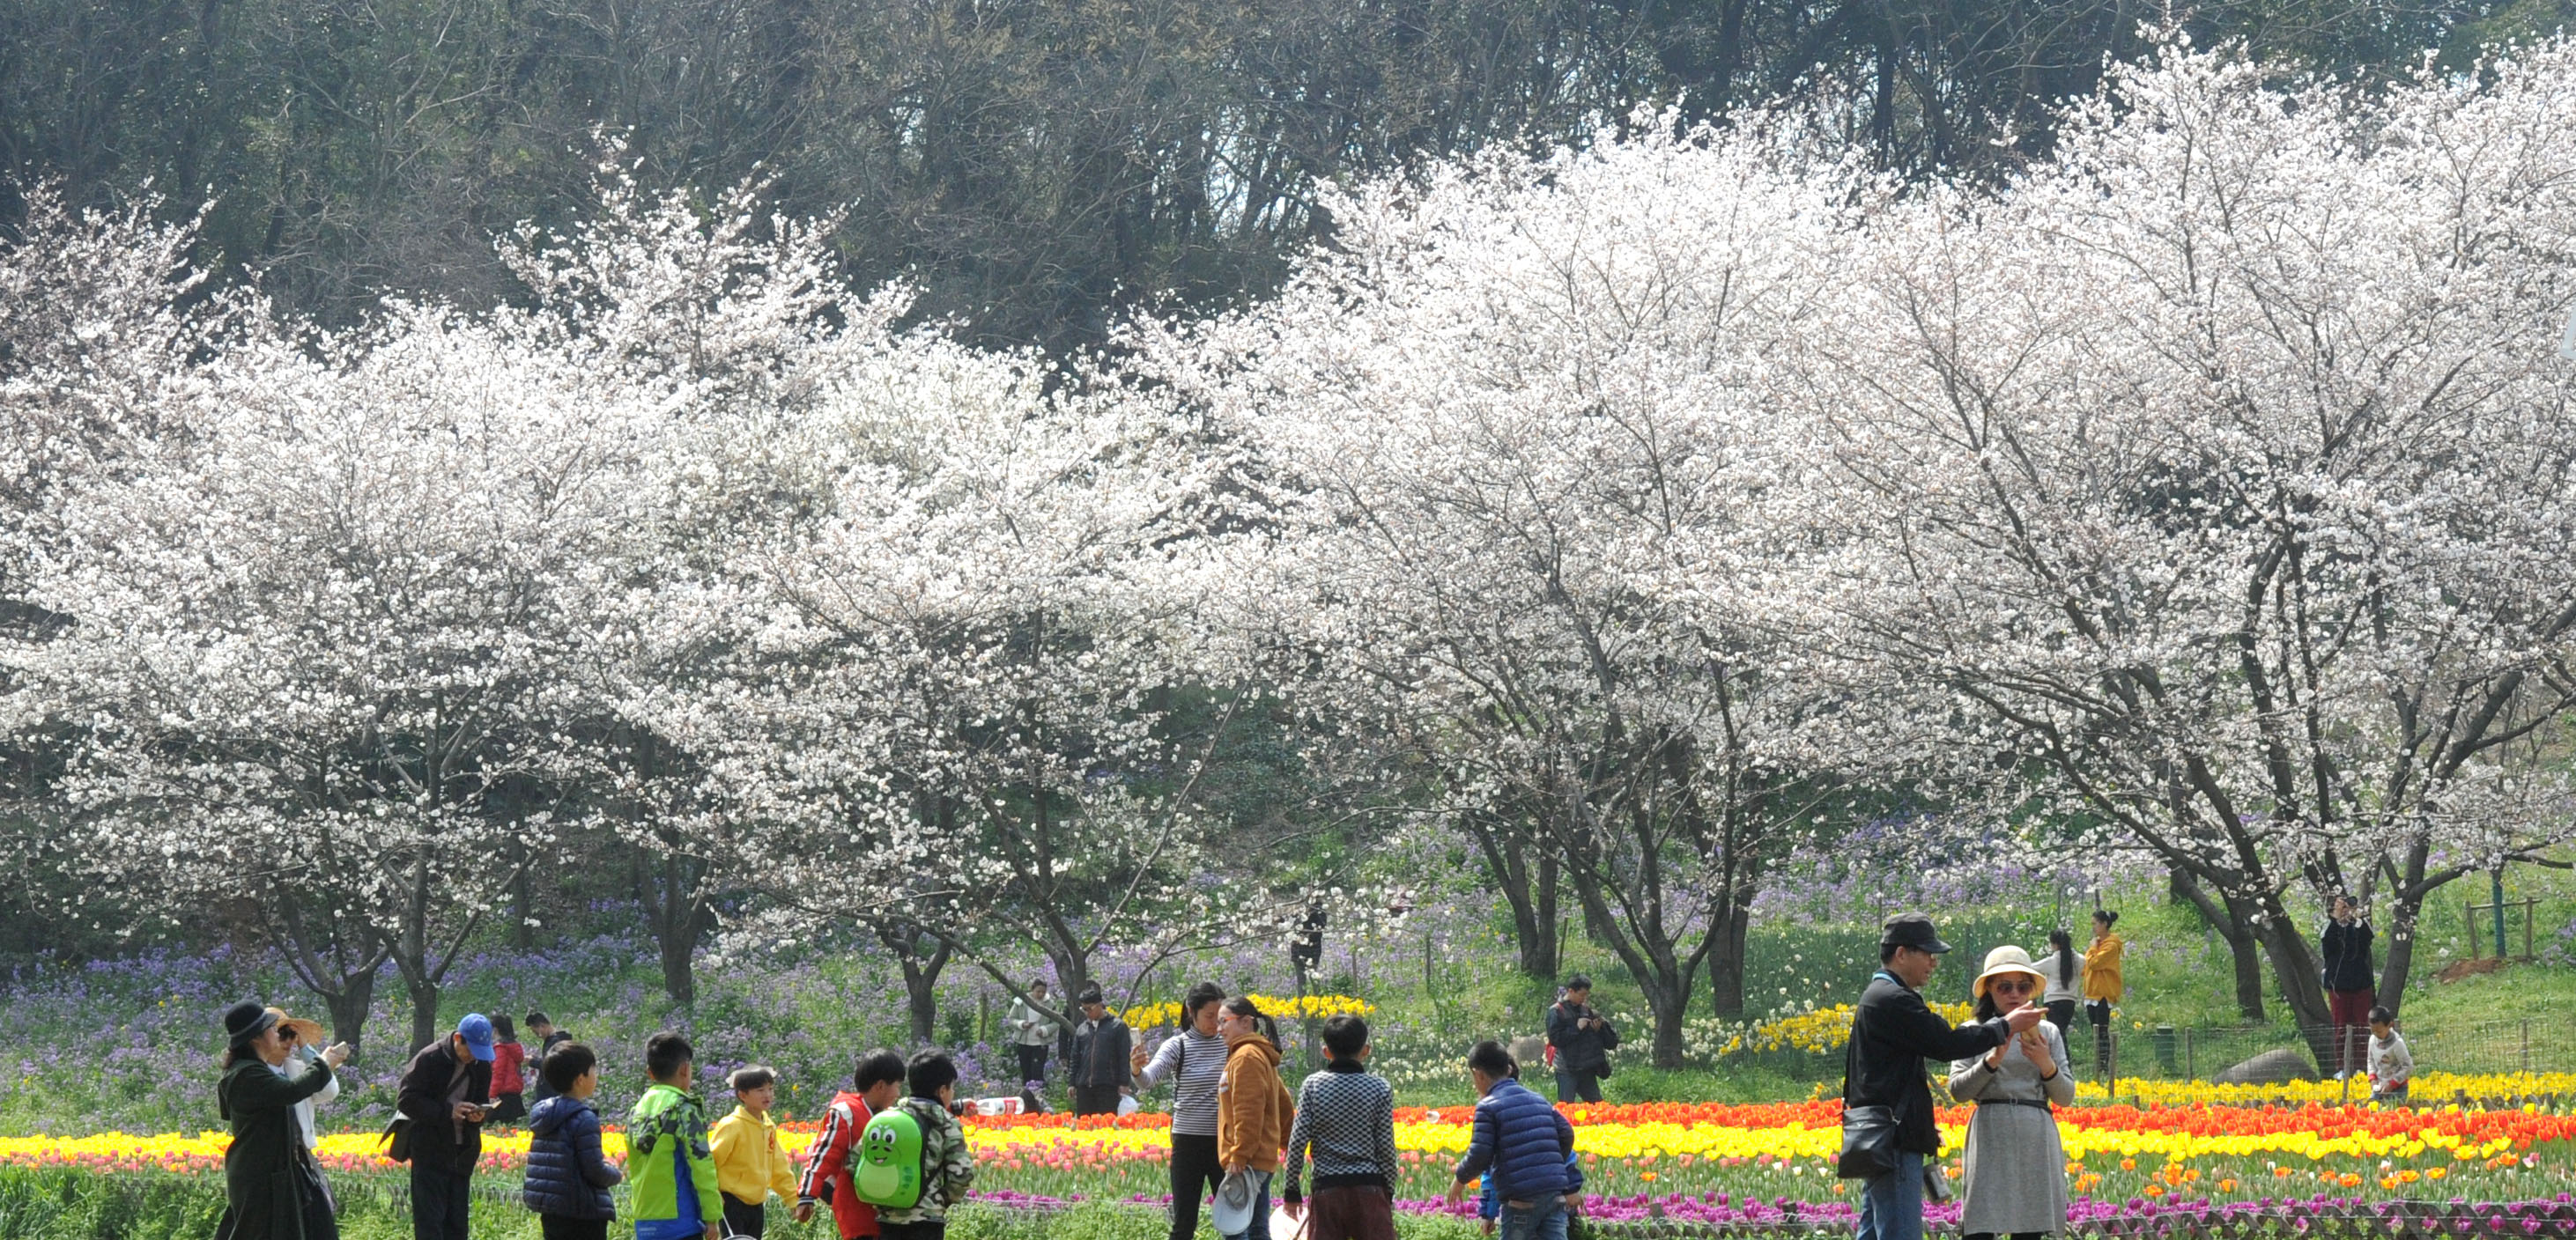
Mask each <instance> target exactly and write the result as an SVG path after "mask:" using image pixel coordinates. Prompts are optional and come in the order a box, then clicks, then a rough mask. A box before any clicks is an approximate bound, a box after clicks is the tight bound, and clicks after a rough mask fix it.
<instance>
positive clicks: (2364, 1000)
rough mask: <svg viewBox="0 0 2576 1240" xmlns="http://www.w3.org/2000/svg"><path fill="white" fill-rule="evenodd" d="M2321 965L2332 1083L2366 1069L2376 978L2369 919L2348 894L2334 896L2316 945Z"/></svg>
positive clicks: (2375, 997) (2368, 1062)
mask: <svg viewBox="0 0 2576 1240" xmlns="http://www.w3.org/2000/svg"><path fill="white" fill-rule="evenodd" d="M2318 947H2319V949H2320V951H2319V955H2320V956H2322V957H2323V962H2324V964H2325V983H2326V1006H2327V1010H2328V1012H2329V1013H2330V1015H2331V1017H2332V1019H2333V1021H2334V1039H2335V1064H2334V1075H2335V1079H2336V1080H2342V1079H2343V1078H2344V1077H2347V1076H2350V1075H2351V1074H2353V1073H2355V1072H2365V1071H2368V1070H2369V1068H2370V1009H2371V1008H2373V1007H2375V1006H2377V1005H2378V1003H2379V996H2378V993H2377V988H2378V985H2379V982H2378V979H2376V978H2374V977H2372V976H2371V968H2370V919H2369V918H2367V917H2364V916H2362V915H2361V910H2360V908H2359V907H2357V906H2356V905H2354V904H2353V902H2352V897H2350V896H2336V897H2335V900H2334V908H2333V910H2332V911H2331V912H2330V913H2329V914H2328V915H2327V918H2326V932H2325V938H2324V941H2323V942H2321V943H2319V944H2318Z"/></svg>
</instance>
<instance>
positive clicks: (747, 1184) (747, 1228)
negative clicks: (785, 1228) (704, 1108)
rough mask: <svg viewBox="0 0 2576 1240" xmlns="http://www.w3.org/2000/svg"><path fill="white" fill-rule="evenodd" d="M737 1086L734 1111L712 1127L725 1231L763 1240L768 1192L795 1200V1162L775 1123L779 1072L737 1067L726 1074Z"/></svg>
mask: <svg viewBox="0 0 2576 1240" xmlns="http://www.w3.org/2000/svg"><path fill="white" fill-rule="evenodd" d="M725 1081H726V1083H727V1084H729V1085H731V1086H733V1100H734V1108H733V1114H731V1115H728V1116H725V1117H724V1118H723V1119H720V1120H717V1121H716V1123H715V1127H713V1128H711V1129H708V1130H707V1144H708V1145H710V1146H712V1147H713V1148H714V1151H715V1164H716V1188H717V1189H718V1190H719V1191H720V1192H721V1193H722V1194H723V1196H724V1234H726V1235H728V1236H748V1237H751V1240H760V1235H761V1232H762V1230H763V1229H764V1228H765V1227H766V1226H767V1225H768V1217H769V1195H770V1194H771V1193H776V1194H778V1196H779V1197H780V1199H782V1200H785V1201H794V1200H796V1164H795V1163H792V1162H789V1161H788V1159H787V1147H786V1146H784V1145H781V1144H779V1141H778V1125H777V1124H775V1123H772V1122H770V1118H769V1104H770V1103H772V1102H775V1101H777V1100H778V1074H777V1073H776V1072H773V1071H771V1070H770V1069H768V1068H763V1067H757V1066H754V1067H748V1068H737V1069H735V1070H734V1074H733V1075H732V1076H729V1077H727V1078H725Z"/></svg>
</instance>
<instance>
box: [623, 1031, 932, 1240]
mask: <svg viewBox="0 0 2576 1240" xmlns="http://www.w3.org/2000/svg"><path fill="white" fill-rule="evenodd" d="M904 1085H905V1087H906V1091H907V1092H909V1093H910V1094H911V1095H912V1096H911V1097H909V1098H906V1099H904V1100H903V1101H902V1102H900V1103H898V1104H896V1105H898V1106H901V1107H902V1108H903V1109H904V1110H906V1111H908V1112H910V1113H911V1114H912V1119H913V1122H914V1123H916V1124H919V1125H921V1165H922V1166H923V1167H924V1168H931V1167H936V1168H938V1170H936V1171H934V1172H931V1176H932V1178H930V1179H929V1180H928V1181H927V1182H925V1183H924V1184H923V1185H922V1186H921V1200H920V1201H918V1202H915V1203H913V1205H911V1206H910V1207H908V1208H906V1209H901V1210H890V1209H884V1208H880V1209H878V1211H877V1237H878V1240H946V1237H947V1235H948V1207H950V1206H953V1205H956V1204H957V1203H959V1202H961V1201H964V1200H966V1186H967V1185H969V1184H972V1183H974V1182H975V1151H974V1150H972V1149H970V1148H968V1147H967V1145H966V1128H965V1126H964V1125H962V1124H959V1123H958V1122H957V1117H956V1116H954V1115H951V1114H949V1112H948V1107H949V1104H950V1102H951V1101H952V1100H953V1099H954V1098H955V1097H956V1095H957V1063H956V1061H955V1060H952V1059H950V1058H949V1057H948V1053H947V1052H946V1051H923V1052H921V1053H920V1054H918V1055H915V1056H913V1057H912V1062H911V1063H909V1064H906V1065H905V1066H904ZM637 1240H646V1238H645V1237H643V1236H640V1235H639V1236H638V1237H637Z"/></svg>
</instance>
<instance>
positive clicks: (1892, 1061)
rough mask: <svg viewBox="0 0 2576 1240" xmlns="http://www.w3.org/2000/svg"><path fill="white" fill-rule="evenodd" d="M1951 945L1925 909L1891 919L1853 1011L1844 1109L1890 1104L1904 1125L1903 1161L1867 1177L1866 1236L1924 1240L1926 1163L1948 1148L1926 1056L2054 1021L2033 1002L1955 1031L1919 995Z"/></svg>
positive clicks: (1898, 1136)
mask: <svg viewBox="0 0 2576 1240" xmlns="http://www.w3.org/2000/svg"><path fill="white" fill-rule="evenodd" d="M1949 950H1950V945H1949V944H1947V943H1944V942H1942V941H1941V937H1940V936H1939V935H1937V934H1934V933H1933V931H1932V919H1930V918H1928V917H1925V916H1923V915H1922V914H1920V913H1905V914H1901V915H1899V916H1896V917H1891V918H1889V919H1888V920H1887V924H1886V925H1885V927H1883V928H1882V929H1881V931H1880V933H1879V939H1878V961H1879V969H1878V972H1877V973H1875V974H1872V975H1871V977H1870V979H1869V986H1868V988H1867V989H1865V990H1863V991H1862V992H1861V996H1860V1008H1859V1010H1858V1011H1857V1012H1855V1013H1854V1014H1853V1016H1852V1033H1851V1043H1850V1045H1848V1046H1847V1047H1845V1048H1844V1052H1843V1054H1844V1058H1843V1110H1844V1113H1845V1114H1846V1115H1847V1116H1848V1115H1849V1114H1850V1113H1851V1112H1852V1111H1854V1110H1856V1109H1857V1108H1860V1107H1885V1108H1887V1109H1888V1111H1889V1112H1890V1117H1889V1118H1890V1121H1891V1122H1892V1123H1893V1125H1894V1128H1895V1132H1894V1135H1893V1140H1892V1142H1891V1144H1892V1146H1893V1148H1894V1151H1895V1164H1896V1165H1895V1166H1894V1168H1893V1169H1891V1170H1887V1171H1883V1172H1880V1173H1878V1174H1877V1175H1874V1176H1871V1177H1870V1178H1869V1179H1867V1180H1866V1181H1864V1182H1863V1192H1862V1195H1861V1200H1860V1231H1859V1240H1923V1166H1924V1163H1925V1162H1926V1161H1927V1160H1929V1159H1932V1158H1934V1157H1937V1156H1938V1155H1939V1154H1940V1153H1941V1130H1940V1129H1939V1128H1938V1127H1936V1126H1934V1124H1933V1120H1932V1089H1931V1087H1930V1086H1929V1085H1927V1084H1925V1083H1924V1079H1923V1061H1924V1060H1925V1059H1938V1060H1942V1061H1945V1062H1946V1061H1949V1060H1954V1059H1966V1058H1968V1057H1969V1056H1972V1055H1982V1054H1985V1053H1986V1052H1987V1051H1990V1050H1993V1049H1995V1048H1996V1047H1998V1046H2001V1045H2003V1044H2004V1042H2005V1041H2006V1040H2007V1039H2009V1038H2011V1037H2013V1036H2015V1035H2017V1034H2019V1033H2021V1032H2022V1031H2023V1030H2025V1029H2029V1028H2031V1027H2032V1026H2034V1025H2037V1024H2038V1023H2039V1022H2041V1021H2043V1020H2046V1019H2047V1018H2048V1009H2047V1008H2044V1007H2041V1006H2039V1005H2038V1004H2036V1003H2031V1002H2028V1001H2027V1000H2025V1001H2024V1002H2023V1003H2022V1005H2021V1006H2020V1007H2017V1008H2014V1009H2013V1010H2012V1011H2010V1012H2007V1013H2004V1014H2003V1015H2001V1016H1998V1017H1996V1018H1995V1019H1993V1020H1990V1021H1985V1022H1983V1023H1980V1024H1969V1025H1961V1026H1959V1027H1958V1028H1956V1029H1953V1028H1951V1027H1950V1025H1949V1023H1948V1022H1946V1021H1944V1020H1942V1019H1941V1018H1940V1017H1939V1016H1938V1015H1936V1014H1934V1013H1933V1011H1932V1008H1931V1005H1929V1004H1927V1003H1925V1002H1924V1001H1923V996H1922V994H1921V993H1920V992H1921V990H1922V988H1923V983H1925V982H1927V981H1930V980H1931V978H1932V970H1933V969H1934V968H1936V967H1938V966H1939V965H1940V963H1941V954H1942V953H1944V952H1947V951H1949Z"/></svg>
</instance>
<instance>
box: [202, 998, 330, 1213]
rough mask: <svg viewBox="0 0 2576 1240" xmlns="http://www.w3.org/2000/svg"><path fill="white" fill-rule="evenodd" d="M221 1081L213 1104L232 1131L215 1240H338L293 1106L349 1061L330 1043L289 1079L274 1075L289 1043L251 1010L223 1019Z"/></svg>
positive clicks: (272, 1017) (262, 1011)
mask: <svg viewBox="0 0 2576 1240" xmlns="http://www.w3.org/2000/svg"><path fill="white" fill-rule="evenodd" d="M224 1035H225V1038H226V1040H227V1041H228V1042H229V1044H230V1045H229V1046H228V1048H227V1049H226V1050H225V1051H224V1078H223V1081H222V1082H221V1083H220V1084H218V1085H216V1086H215V1104H216V1106H217V1107H218V1108H220V1110H221V1113H222V1115H223V1117H224V1119H225V1120H226V1121H228V1122H230V1123H231V1124H232V1127H233V1143H232V1145H231V1146H230V1147H228V1148H226V1149H225V1150H224V1216H223V1220H222V1221H221V1222H219V1223H217V1224H216V1225H215V1240H338V1237H339V1234H340V1228H339V1224H338V1223H336V1222H335V1221H333V1219H332V1217H331V1197H330V1194H329V1192H328V1191H326V1189H325V1187H324V1185H323V1182H322V1167H321V1165H320V1164H318V1163H316V1162H314V1161H313V1154H312V1152H311V1151H309V1150H307V1149H305V1148H304V1127H303V1125H302V1124H301V1123H300V1122H299V1121H298V1120H297V1119H296V1118H295V1104H296V1103H298V1102H302V1101H303V1100H305V1099H306V1098H310V1097H312V1096H313V1095H315V1094H318V1093H320V1092H322V1089H323V1087H324V1086H326V1085H329V1084H330V1083H331V1073H332V1070H333V1069H336V1068H338V1067H339V1066H340V1065H341V1064H343V1063H346V1062H348V1060H349V1047H348V1044H347V1043H345V1042H344V1043H337V1044H334V1045H333V1046H331V1047H330V1048H329V1049H327V1050H324V1051H323V1052H322V1057H321V1058H319V1059H317V1060H314V1061H313V1062H312V1063H311V1064H309V1065H307V1066H306V1067H305V1069H304V1071H302V1072H300V1073H297V1074H296V1075H295V1076H293V1077H291V1078H290V1077H283V1076H279V1075H278V1074H277V1068H276V1066H277V1065H280V1064H283V1063H285V1062H286V1056H287V1051H288V1050H289V1049H290V1048H291V1047H292V1046H293V1045H294V1042H295V1035H293V1034H291V1033H289V1032H287V1030H286V1027H285V1025H284V1024H282V1023H281V1022H280V1021H279V1020H278V1019H277V1014H276V1013H274V1012H271V1011H269V1010H268V1009H267V1008H265V1007H263V1006H261V1005H259V1004H257V1003H236V1004H234V1005H233V1006H232V1007H231V1008H229V1009H227V1010H226V1011H225V1012H224Z"/></svg>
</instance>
